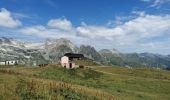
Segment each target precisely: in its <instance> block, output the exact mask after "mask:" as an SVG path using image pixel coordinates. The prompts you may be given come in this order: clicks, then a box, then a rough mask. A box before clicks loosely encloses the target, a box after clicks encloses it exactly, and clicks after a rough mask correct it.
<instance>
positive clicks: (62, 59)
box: [61, 56, 69, 64]
mask: <svg viewBox="0 0 170 100" xmlns="http://www.w3.org/2000/svg"><path fill="white" fill-rule="evenodd" d="M61 63H62V64H63V63H69V58H68V57H67V56H63V57H62V58H61Z"/></svg>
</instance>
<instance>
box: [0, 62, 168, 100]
mask: <svg viewBox="0 0 170 100" xmlns="http://www.w3.org/2000/svg"><path fill="white" fill-rule="evenodd" d="M0 80H1V81H0V87H1V88H3V91H1V92H0V97H1V98H3V99H40V98H41V99H42V100H46V99H49V98H51V99H52V100H55V99H54V98H58V99H61V100H62V99H68V100H70V99H74V100H86V99H88V100H94V99H95V100H101V99H102V100H103V99H104V100H108V99H110V100H143V99H145V100H155V99H158V100H160V99H161V100H169V99H170V96H169V93H170V91H169V90H170V72H168V71H163V70H155V69H148V68H134V69H128V68H123V67H107V66H100V67H99V66H89V68H87V69H73V70H67V69H64V68H61V67H59V65H57V66H56V65H49V66H48V67H44V68H38V67H37V68H33V67H15V66H9V67H8V68H4V67H3V66H1V68H0ZM18 86H19V87H18Z"/></svg>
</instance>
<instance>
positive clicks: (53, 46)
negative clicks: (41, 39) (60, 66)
mask: <svg viewBox="0 0 170 100" xmlns="http://www.w3.org/2000/svg"><path fill="white" fill-rule="evenodd" d="M70 52H71V53H78V48H77V47H76V46H75V45H74V44H73V43H72V42H71V41H70V40H67V39H64V38H60V39H47V40H46V41H45V46H44V50H43V56H44V57H45V58H46V59H48V60H50V62H51V63H56V62H58V61H59V58H60V57H62V56H63V55H64V54H65V53H70Z"/></svg>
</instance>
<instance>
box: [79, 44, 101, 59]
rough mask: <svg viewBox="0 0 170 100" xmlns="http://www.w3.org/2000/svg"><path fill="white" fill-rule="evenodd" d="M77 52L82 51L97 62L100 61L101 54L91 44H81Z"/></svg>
mask: <svg viewBox="0 0 170 100" xmlns="http://www.w3.org/2000/svg"><path fill="white" fill-rule="evenodd" d="M79 53H82V54H84V56H85V57H87V58H90V59H93V60H95V61H99V62H100V61H102V57H101V55H100V54H99V53H98V52H97V51H96V50H95V48H94V47H92V46H89V45H87V46H85V45H81V46H80V49H79Z"/></svg>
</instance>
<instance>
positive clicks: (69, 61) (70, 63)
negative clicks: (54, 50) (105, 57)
mask: <svg viewBox="0 0 170 100" xmlns="http://www.w3.org/2000/svg"><path fill="white" fill-rule="evenodd" d="M83 58H84V56H83V54H75V53H66V54H65V55H64V56H63V57H61V61H60V63H61V66H62V67H65V68H67V69H72V68H77V67H79V66H78V65H76V64H75V63H74V60H75V59H76V60H80V59H83Z"/></svg>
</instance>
